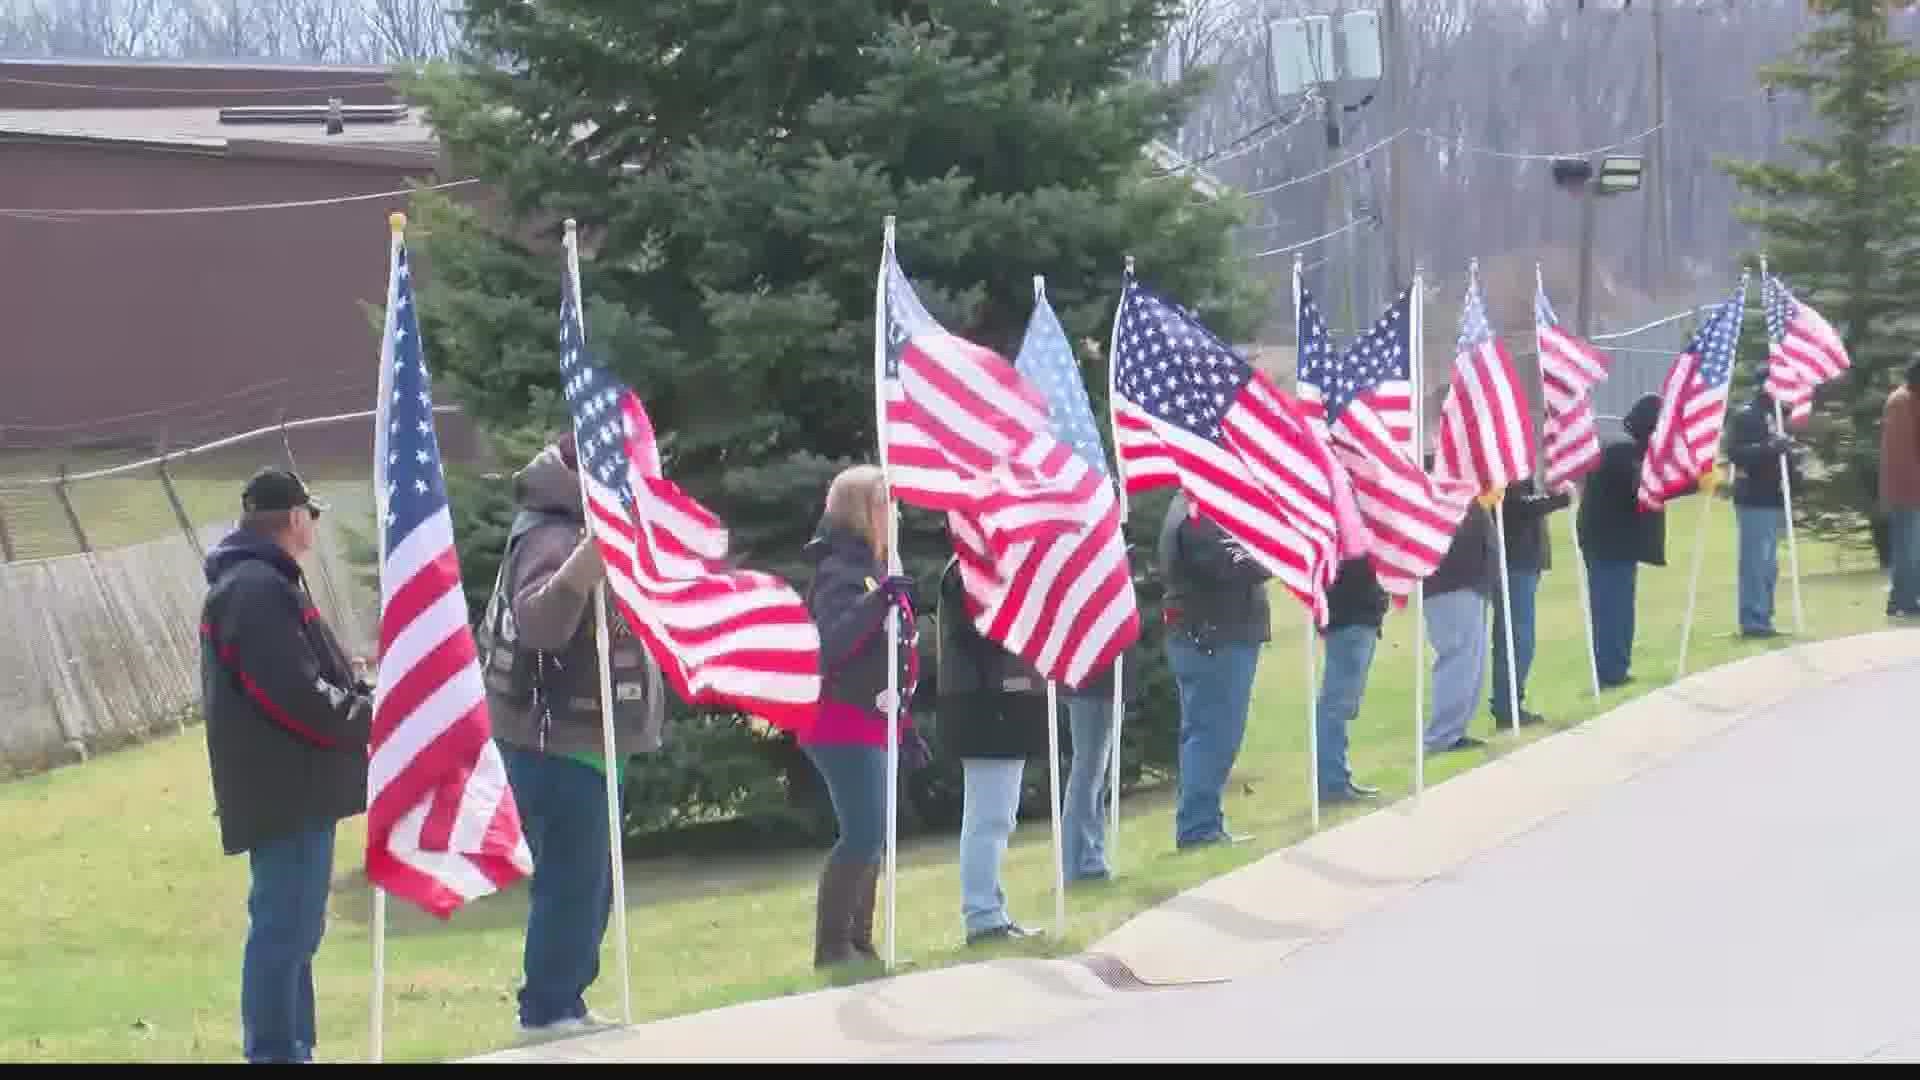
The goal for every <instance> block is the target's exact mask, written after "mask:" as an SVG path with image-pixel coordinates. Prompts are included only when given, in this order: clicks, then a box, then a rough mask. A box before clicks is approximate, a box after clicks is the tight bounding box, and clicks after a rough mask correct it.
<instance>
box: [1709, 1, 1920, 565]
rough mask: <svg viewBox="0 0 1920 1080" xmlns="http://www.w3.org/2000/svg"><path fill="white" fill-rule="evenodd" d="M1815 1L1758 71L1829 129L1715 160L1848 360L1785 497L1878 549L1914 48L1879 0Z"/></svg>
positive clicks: (1914, 210) (1907, 263)
mask: <svg viewBox="0 0 1920 1080" xmlns="http://www.w3.org/2000/svg"><path fill="white" fill-rule="evenodd" d="M1816 10H1817V11H1818V12H1819V13H1820V14H1822V15H1824V16H1826V17H1827V21H1825V22H1823V23H1822V24H1821V25H1819V26H1818V27H1816V28H1815V29H1814V30H1812V31H1810V32H1809V33H1808V34H1807V35H1806V36H1805V37H1804V38H1803V39H1802V40H1801V42H1800V45H1799V47H1798V48H1797V49H1796V51H1795V56H1794V58H1793V59H1791V60H1788V61H1785V62H1782V63H1779V64H1775V65H1771V66H1768V67H1766V68H1763V69H1762V70H1761V78H1762V80H1763V81H1764V82H1766V83H1767V84H1768V85H1772V86H1778V87H1783V88H1786V89H1788V90H1793V91H1798V92H1800V93H1803V94H1806V95H1808V96H1809V97H1810V98H1811V99H1812V101H1813V104H1814V108H1815V111H1816V112H1817V113H1818V114H1819V115H1820V116H1821V117H1822V118H1823V119H1824V120H1825V121H1826V130H1825V131H1824V132H1823V133H1822V135H1821V136H1820V137H1818V138H1811V137H1795V138H1791V139H1789V140H1788V143H1789V145H1791V146H1792V147H1793V148H1795V149H1796V150H1798V151H1800V153H1801V154H1802V155H1804V158H1805V161H1804V163H1802V164H1797V165H1796V164H1784V163H1759V162H1723V166H1724V167H1725V168H1726V169H1727V171H1728V172H1729V173H1730V174H1732V176H1733V177H1734V179H1735V180H1736V181H1737V182H1738V183H1739V184H1740V185H1741V186H1742V187H1743V188H1745V189H1746V190H1747V191H1749V192H1751V193H1753V194H1754V195H1755V196H1757V197H1758V198H1759V200H1760V205H1758V206H1751V207H1742V208H1741V209H1740V211H1739V216H1740V217H1741V219H1742V220H1744V221H1747V222H1749V223H1750V224H1753V225H1755V226H1757V227H1758V229H1759V231H1760V233H1761V235H1762V237H1763V242H1764V250H1765V253H1766V255H1767V257H1768V259H1769V262H1770V269H1771V270H1772V271H1773V272H1774V273H1776V274H1778V275H1780V277H1781V278H1782V279H1783V280H1784V281H1785V282H1786V283H1787V285H1788V286H1789V287H1790V288H1792V289H1793V290H1794V293H1795V295H1796V296H1797V297H1798V298H1799V299H1800V300H1801V301H1803V302H1805V303H1807V304H1810V305H1812V306H1813V307H1814V308H1816V309H1818V310H1819V311H1820V312H1821V314H1823V315H1825V316H1826V318H1827V319H1828V320H1829V321H1830V322H1832V323H1833V326H1834V328H1835V329H1836V330H1838V331H1839V332H1840V334H1841V336H1842V337H1843V338H1844V339H1845V341H1846V344H1847V351H1848V354H1849V355H1850V357H1851V358H1852V361H1853V370H1852V371H1851V372H1849V373H1848V374H1846V375H1845V376H1843V377H1841V378H1840V379H1837V380H1835V381H1834V382H1831V383H1828V384H1827V385H1826V387H1824V388H1823V389H1822V390H1821V391H1820V393H1819V397H1818V398H1817V399H1816V408H1815V411H1814V417H1813V420H1812V422H1811V425H1810V427H1809V430H1808V431H1806V432H1804V433H1796V434H1799V435H1800V437H1802V438H1804V439H1805V440H1806V441H1807V443H1808V444H1809V446H1810V447H1811V449H1812V450H1813V453H1814V456H1815V459H1816V462H1817V466H1818V468H1819V470H1822V471H1824V473H1825V475H1824V476H1823V477H1822V478H1821V480H1820V482H1819V483H1810V484H1808V485H1807V491H1806V492H1805V498H1804V499H1802V498H1801V493H1800V492H1795V493H1794V494H1795V497H1794V507H1795V510H1796V511H1799V512H1802V514H1803V516H1804V518H1805V520H1806V521H1807V524H1808V525H1809V526H1810V527H1812V528H1814V529H1815V530H1817V531H1820V532H1822V533H1825V534H1829V535H1835V534H1839V535H1845V534H1851V535H1855V536H1857V535H1858V531H1859V528H1860V525H1861V524H1862V522H1863V521H1871V522H1873V523H1874V533H1875V540H1876V542H1877V543H1878V544H1879V545H1881V548H1882V558H1883V559H1884V550H1885V549H1884V539H1883V537H1882V535H1881V533H1882V532H1883V528H1884V526H1883V525H1881V524H1880V522H1879V513H1878V483H1879V462H1878V459H1879V432H1880V410H1881V407H1882V405H1883V403H1884V401H1885V398H1886V394H1887V392H1888V391H1889V390H1891V389H1892V387H1893V385H1894V383H1895V382H1897V381H1898V378H1899V372H1900V370H1901V369H1902V368H1903V367H1904V365H1905V363H1906V361H1907V358H1908V357H1910V356H1911V355H1912V353H1913V348H1914V339H1913V332H1912V324H1911V322H1910V317H1911V312H1912V305H1913V298H1914V297H1915V296H1916V295H1920V261H1916V259H1915V255H1916V254H1920V150H1916V148H1914V147H1911V146H1905V145H1901V144H1900V142H1899V140H1898V137H1897V135H1898V128H1899V127H1900V125H1901V124H1903V123H1904V122H1905V120H1906V114H1907V107H1906V106H1905V105H1904V104H1903V103H1904V102H1905V101H1907V100H1908V98H1909V94H1910V89H1911V87H1912V86H1913V84H1914V83H1916V82H1920V55H1916V53H1915V52H1914V50H1913V49H1912V48H1911V47H1910V46H1909V45H1908V44H1907V43H1906V42H1905V41H1903V40H1901V39H1899V38H1897V37H1895V36H1894V35H1893V34H1892V32H1891V29H1890V27H1889V25H1888V19H1889V14H1888V11H1887V5H1886V3H1885V2H1884V0H1826V2H1824V3H1822V4H1820V5H1819V7H1818V8H1817V9H1816ZM1758 286H1759V281H1758V278H1757V277H1756V279H1755V291H1756V292H1758ZM1763 340H1764V339H1763ZM1744 355H1745V354H1744V353H1743V356H1744ZM1761 355H1762V356H1764V351H1762V353H1761Z"/></svg>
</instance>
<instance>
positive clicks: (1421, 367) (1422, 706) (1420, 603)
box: [1407, 263, 1427, 800]
mask: <svg viewBox="0 0 1920 1080" xmlns="http://www.w3.org/2000/svg"><path fill="white" fill-rule="evenodd" d="M1424 273H1425V272H1424V271H1423V270H1422V269H1421V267H1420V266H1419V264H1417V263H1416V264H1415V265H1414V268H1413V300H1412V308H1413V312H1412V316H1411V318H1410V319H1409V320H1408V321H1409V322H1410V323H1411V324H1412V325H1410V326H1409V327H1407V332H1408V333H1409V334H1410V335H1411V337H1412V339H1413V341H1412V352H1413V357H1412V359H1411V360H1409V361H1408V363H1407V372H1408V374H1409V376H1410V380H1411V382H1412V384H1413V386H1412V394H1413V463H1414V465H1415V467H1418V468H1421V470H1422V471H1423V472H1424V471H1425V469H1424V466H1422V465H1421V463H1422V462H1423V461H1424V460H1425V458H1424V457H1423V455H1424V454H1425V452H1426V434H1425V433H1426V428H1427V424H1426V415H1427V399H1426V397H1425V396H1424V392H1423V390H1422V384H1423V383H1425V382H1426V377H1427V371H1426V369H1427V346H1426V333H1427V326H1426V322H1427V319H1426V314H1425V312H1424V310H1423V309H1424V308H1425V306H1426V290H1425V288H1424V287H1423V286H1422V282H1421V278H1422V277H1423V276H1424ZM1426 686H1427V582H1426V579H1425V578H1415V579H1414V582H1413V797H1414V799H1415V800H1418V799H1419V798H1420V794H1421V792H1423V791H1425V790H1426V788H1427V725H1426V714H1427V710H1426V701H1425V698H1426Z"/></svg>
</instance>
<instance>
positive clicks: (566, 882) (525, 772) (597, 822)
mask: <svg viewBox="0 0 1920 1080" xmlns="http://www.w3.org/2000/svg"><path fill="white" fill-rule="evenodd" d="M500 753H501V755H502V756H503V757H505V758H506V761H507V782H508V783H509V784H511V785H512V787H513V801H514V803H515V804H516V805H517V806H518V807H519V810H520V827H521V829H522V831H523V832H524V833H525V834H526V837H527V846H528V847H529V848H531V849H532V850H533V882H532V887H531V889H530V892H531V893H532V900H533V903H532V907H531V908H530V910H529V911H528V912H527V944H526V954H525V958H524V964H525V976H526V982H525V985H523V986H522V987H521V988H520V1023H521V1024H522V1025H524V1026H526V1027H544V1026H546V1025H548V1024H552V1023H557V1022H559V1021H561V1020H574V1019H579V1018H582V1017H584V1016H586V1015H587V1002H586V997H585V995H586V991H587V987H589V986H592V985H593V981H594V980H595V979H597V978H599V977H600V943H601V942H602V941H603V940H604V939H605V938H606V935H607V921H608V920H609V919H610V918H612V916H613V864H612V854H613V853H612V850H611V849H610V847H609V846H608V840H607V778H606V775H605V774H604V773H602V772H600V770H598V769H596V768H594V767H593V766H591V765H587V764H585V763H584V762H579V761H574V760H572V759H571V758H565V757H561V756H559V755H557V754H543V753H540V752H539V751H537V750H527V749H524V748H522V747H518V746H510V745H508V744H506V743H501V744H500Z"/></svg>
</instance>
